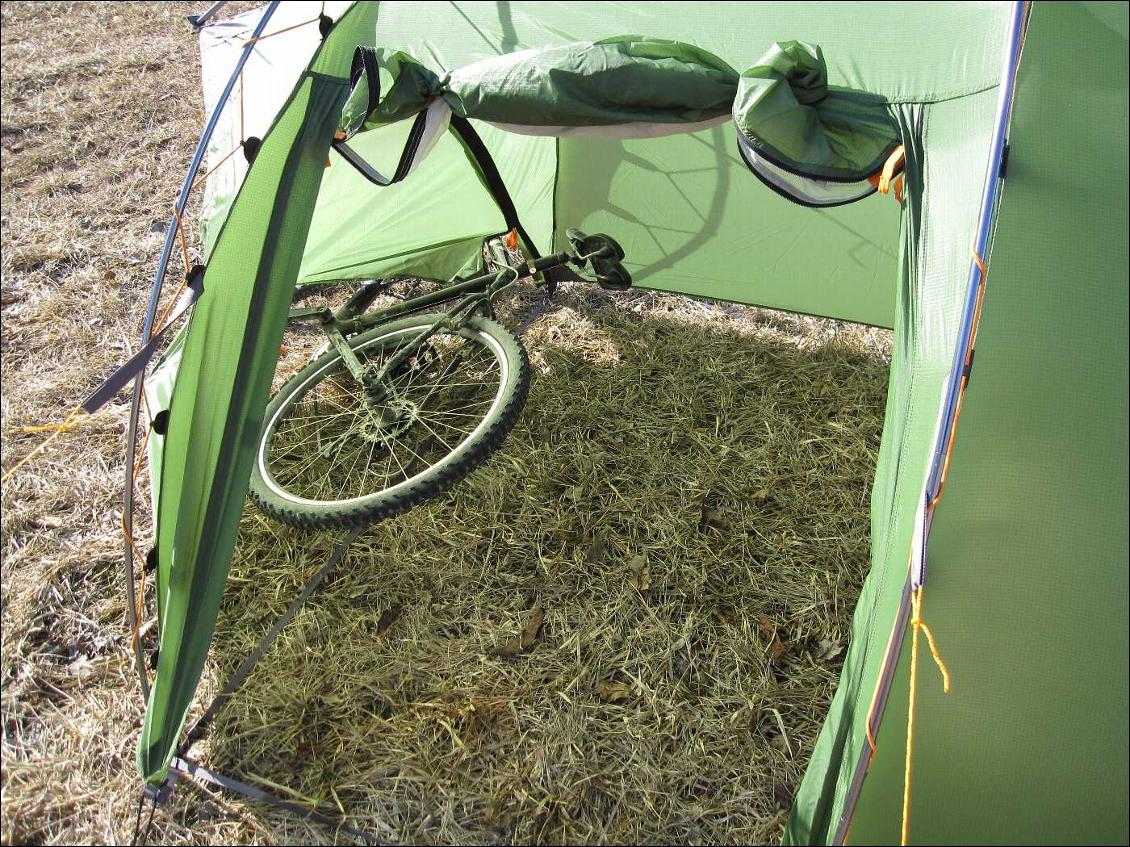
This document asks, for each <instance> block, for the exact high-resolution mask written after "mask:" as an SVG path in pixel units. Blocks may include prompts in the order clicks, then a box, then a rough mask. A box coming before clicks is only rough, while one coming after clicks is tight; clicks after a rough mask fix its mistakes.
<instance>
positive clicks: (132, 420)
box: [122, 0, 279, 702]
mask: <svg viewBox="0 0 1130 847" xmlns="http://www.w3.org/2000/svg"><path fill="white" fill-rule="evenodd" d="M278 5H279V0H273V2H271V3H270V4H269V5H268V6H267V8H266V9H264V10H263V16H262V17H261V18H260V19H259V23H257V24H256V25H255V30H254V31H253V32H252V34H251V38H250V39H249V40H248V42H247V44H245V45H244V48H243V52H242V53H241V54H240V56H239V60H238V61H237V62H236V63H235V67H234V68H233V69H232V74H231V78H230V79H229V80H228V84H227V85H226V86H224V91H223V94H221V95H220V98H219V100H217V101H216V108H215V109H213V110H212V116H211V117H210V118H209V119H208V123H207V125H206V126H205V127H204V132H203V134H201V136H200V140H199V141H198V142H197V143H196V152H195V153H194V154H193V156H192V163H191V164H190V165H189V166H188V173H187V174H185V177H184V182H183V183H182V184H181V189H180V194H179V196H178V197H177V203H176V207H175V208H176V212H175V213H174V214H173V215H172V217H171V219H170V220H169V226H168V228H167V229H166V230H165V244H164V246H163V247H162V248H161V256H160V258H159V259H158V260H157V270H156V272H155V273H154V275H153V284H152V285H151V286H150V289H149V302H148V305H147V306H146V308H145V322H144V324H143V325H142V329H141V344H142V346H144V345H145V344H146V342H147V341H148V339H149V333H150V332H151V331H152V329H153V321H154V319H155V318H156V314H157V302H158V300H159V299H160V297H161V285H162V283H163V282H164V281H165V275H166V274H167V272H168V269H169V259H170V257H171V256H172V253H173V246H174V244H175V243H176V236H177V226H178V218H179V217H180V216H181V215H183V214H184V209H185V206H187V205H188V195H189V192H190V191H191V190H192V185H193V182H194V181H195V179H196V172H197V171H198V170H199V169H200V165H201V163H203V161H204V154H205V152H207V149H208V142H209V141H210V140H211V139H212V133H213V132H215V131H216V126H217V124H219V122H220V114H221V113H222V112H223V110H224V106H225V105H226V104H227V101H228V98H229V97H230V96H231V93H232V90H233V89H234V88H235V84H236V81H237V80H238V79H239V76H240V74H241V73H242V72H243V66H244V65H245V64H246V63H247V60H248V58H250V56H251V51H252V50H254V49H255V45H254V39H256V38H258V37H259V36H260V35H262V33H263V29H264V27H266V25H267V22H268V21H269V20H270V19H271V16H272V15H273V14H274V13H275V9H277V8H278ZM188 270H189V269H188V268H186V269H185V272H186V273H187V272H188ZM144 388H145V373H144V371H143V372H140V373H138V375H137V378H136V379H135V380H134V383H133V400H132V402H131V404H130V412H129V426H128V427H127V429H126V470H125V473H126V485H125V491H124V493H123V496H122V529H123V534H124V536H125V537H124V538H123V539H122V546H123V548H124V552H125V564H126V567H125V571H126V600H127V602H126V622H127V623H128V624H129V628H130V632H136V631H137V611H136V609H137V589H136V586H135V584H134V571H133V568H134V564H133V546H132V542H131V539H132V538H133V467H134V462H135V460H136V457H137V425H138V420H139V418H140V415H141V396H142V392H143V391H144ZM154 520H156V516H154ZM133 657H134V664H135V665H136V670H137V675H138V678H139V679H140V680H141V694H142V698H143V699H144V700H145V701H146V702H148V701H149V677H148V676H147V675H146V672H145V655H144V652H143V651H142V649H141V639H140V638H137V639H135V640H134V645H133Z"/></svg>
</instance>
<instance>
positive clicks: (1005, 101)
mask: <svg viewBox="0 0 1130 847" xmlns="http://www.w3.org/2000/svg"><path fill="white" fill-rule="evenodd" d="M1029 6H1030V3H1028V2H1024V0H1018V1H1017V2H1016V3H1014V5H1013V9H1012V21H1011V23H1010V25H1009V34H1008V42H1007V44H1008V51H1007V52H1006V54H1005V57H1004V67H1003V68H1002V71H1001V92H1000V97H999V98H998V102H997V120H996V125H995V126H994V127H993V136H992V140H991V141H990V142H989V167H988V173H987V174H986V175H985V192H984V194H983V196H982V199H981V213H980V217H979V218H978V220H977V234H976V236H975V238H974V241H973V247H972V250H973V257H972V260H971V261H970V265H969V283H968V289H967V291H966V294H965V305H964V309H963V311H962V315H961V325H960V326H959V327H958V331H957V345H956V348H955V350H954V358H953V367H952V368H951V369H950V376H949V380H950V381H949V386H948V388H947V392H946V398H945V404H944V405H943V410H942V420H943V424H942V428H941V433H942V437H941V438H939V439H938V443H937V444H936V445H935V447H934V457H933V459H932V460H931V463H932V464H931V468H930V476H929V480H928V483H927V485H926V497H927V502H928V503H934V502H937V499H938V497H939V496H940V494H941V488H942V485H943V483H944V481H945V473H944V471H945V466H946V461H945V457H946V454H947V452H948V451H949V449H950V445H952V443H953V439H954V430H955V428H956V417H957V413H958V405H959V399H960V396H961V392H962V383H963V382H964V381H965V379H967V378H968V374H967V373H966V370H967V368H968V367H969V366H970V365H972V360H971V358H970V353H971V351H972V349H973V342H974V338H975V335H976V332H977V317H978V312H979V305H980V303H981V297H982V294H983V292H984V287H985V259H986V257H985V253H986V251H987V250H988V248H989V239H990V236H991V234H992V230H993V222H994V220H995V218H996V207H997V200H998V198H999V196H1000V189H1001V183H1002V182H1003V181H1004V163H1005V155H1006V148H1007V146H1008V126H1009V120H1010V118H1011V117H1012V100H1013V94H1014V92H1015V90H1016V72H1017V68H1018V67H1019V65H1020V51H1021V49H1022V47H1023V44H1024V27H1025V23H1026V21H1027V19H1028V10H1029ZM924 577H925V574H918V575H917V580H916V581H919V582H921V581H924Z"/></svg>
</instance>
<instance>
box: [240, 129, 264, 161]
mask: <svg viewBox="0 0 1130 847" xmlns="http://www.w3.org/2000/svg"><path fill="white" fill-rule="evenodd" d="M242 143H243V158H245V159H246V160H247V164H249V165H250V164H251V163H252V162H254V161H255V157H256V156H257V155H259V148H260V147H261V146H262V144H263V139H261V138H256V137H255V136H254V135H252V136H250V137H248V138H245V139H244V140H243V142H242Z"/></svg>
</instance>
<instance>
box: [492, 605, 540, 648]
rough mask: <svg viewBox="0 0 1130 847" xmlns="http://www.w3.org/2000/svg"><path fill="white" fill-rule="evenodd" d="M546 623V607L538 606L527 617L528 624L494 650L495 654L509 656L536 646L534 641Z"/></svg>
mask: <svg viewBox="0 0 1130 847" xmlns="http://www.w3.org/2000/svg"><path fill="white" fill-rule="evenodd" d="M544 623H545V609H543V608H542V607H541V606H537V607H535V608H534V610H533V611H532V612H530V616H529V617H528V618H527V619H526V624H525V626H523V627H522V631H521V632H520V633H518V634H517V635H515V636H512V637H511V638H507V639H506V640H505V641H504V642H502V645H501V646H500V647H499V648H498V649H497V650H495V651H494V652H495V654H496V655H499V656H506V657H509V656H517V655H519V654H520V653H525V652H526V651H528V650H529V649H530V648H531V647H533V646H534V643H535V642H536V641H537V637H538V633H539V632H541V627H542V624H544Z"/></svg>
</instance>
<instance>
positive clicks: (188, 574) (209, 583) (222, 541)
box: [138, 6, 375, 782]
mask: <svg viewBox="0 0 1130 847" xmlns="http://www.w3.org/2000/svg"><path fill="white" fill-rule="evenodd" d="M374 11H375V7H371V6H357V7H354V8H353V9H352V10H351V11H350V12H349V13H347V14H346V15H345V16H344V17H343V18H342V19H341V21H339V23H338V26H337V27H335V29H334V31H333V32H332V33H331V34H330V36H329V37H328V38H327V39H326V40H325V41H324V42H323V43H322V45H321V47H320V48H319V51H318V53H317V54H316V55H315V57H314V59H313V62H312V63H311V66H310V68H309V70H308V71H307V72H305V73H303V74H302V76H301V78H300V79H299V80H298V83H297V86H296V87H295V88H294V90H293V92H292V93H291V95H290V97H289V98H288V100H287V101H286V103H285V105H284V106H283V107H282V110H281V111H280V113H279V115H278V118H277V119H276V120H275V122H274V124H273V126H272V127H271V129H270V130H269V131H268V132H267V133H266V135H265V137H264V139H263V145H262V147H261V149H260V150H259V153H258V155H257V156H256V158H255V161H254V164H253V165H252V167H251V168H250V169H249V171H248V173H247V176H246V178H245V179H244V180H243V183H242V185H241V187H240V189H239V193H238V194H237V196H236V197H235V199H234V200H233V201H232V203H231V208H230V211H229V213H228V215H227V218H226V220H225V221H224V223H223V225H222V228H221V230H220V231H219V232H218V233H217V235H216V239H215V247H214V249H213V251H212V253H211V256H210V257H209V260H208V265H207V269H206V271H205V273H204V293H203V294H202V295H201V297H200V300H199V301H198V303H197V304H196V306H195V307H194V310H193V313H192V317H191V318H190V321H189V324H188V327H187V334H186V336H185V339H184V342H183V343H184V350H183V353H182V354H181V361H180V366H179V368H178V371H177V377H176V384H175V386H174V388H173V393H172V402H171V405H170V407H169V419H168V429H167V432H166V435H165V438H164V450H163V458H162V468H161V474H160V476H161V481H160V485H161V493H160V497H159V499H158V508H157V599H158V616H159V630H160V641H159V653H158V655H159V659H158V663H157V673H156V676H155V677H154V681H153V685H152V688H151V691H150V698H149V703H148V708H147V710H146V714H145V722H144V724H143V726H142V731H141V738H140V741H139V747H138V766H139V769H140V771H141V773H142V775H143V776H144V778H145V779H146V780H147V781H150V782H159V781H160V780H161V779H162V778H163V777H164V774H165V771H166V769H167V767H168V763H169V759H170V757H171V756H172V754H173V751H174V750H175V747H176V744H177V741H178V736H179V734H180V731H181V728H182V726H183V724H184V720H185V715H186V713H187V710H188V708H189V706H190V705H191V703H192V700H193V697H194V694H195V690H196V685H197V683H198V682H199V679H200V674H201V670H202V669H203V666H204V661H205V658H206V656H207V652H208V646H209V644H210V642H211V639H212V633H213V631H214V629H215V623H216V616H217V613H218V609H219V603H220V598H221V597H222V595H223V589H224V583H225V581H226V579H227V572H228V565H229V562H230V561H231V555H232V550H233V548H234V545H235V535H236V529H237V525H238V521H239V516H240V514H241V513H242V511H243V504H244V500H245V499H246V494H247V480H248V478H249V476H250V473H251V461H252V456H253V453H254V448H255V444H256V442H257V440H258V435H259V427H260V424H261V421H262V416H263V409H264V407H265V406H266V403H267V394H268V390H269V388H270V383H271V375H272V373H273V371H274V367H275V362H276V361H277V358H278V350H279V345H280V343H281V341H282V334H283V328H284V324H285V320H286V314H287V310H288V308H289V305H290V301H291V297H292V295H293V291H294V280H295V277H296V275H297V273H298V268H299V264H300V262H301V260H302V250H303V246H304V244H305V242H306V234H307V231H308V229H309V226H310V219H311V217H312V215H313V212H314V206H315V203H316V201H317V197H318V189H319V185H320V182H321V179H322V176H323V173H324V172H325V158H326V152H327V151H328V149H329V144H330V139H331V137H332V134H333V130H334V127H335V125H336V121H337V115H338V112H339V110H340V108H341V104H342V102H343V101H344V98H345V94H346V90H347V86H348V76H349V67H350V61H351V59H352V54H353V49H354V47H355V45H356V44H357V39H358V38H362V37H364V34H365V33H366V32H371V31H372V14H373V12H374Z"/></svg>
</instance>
